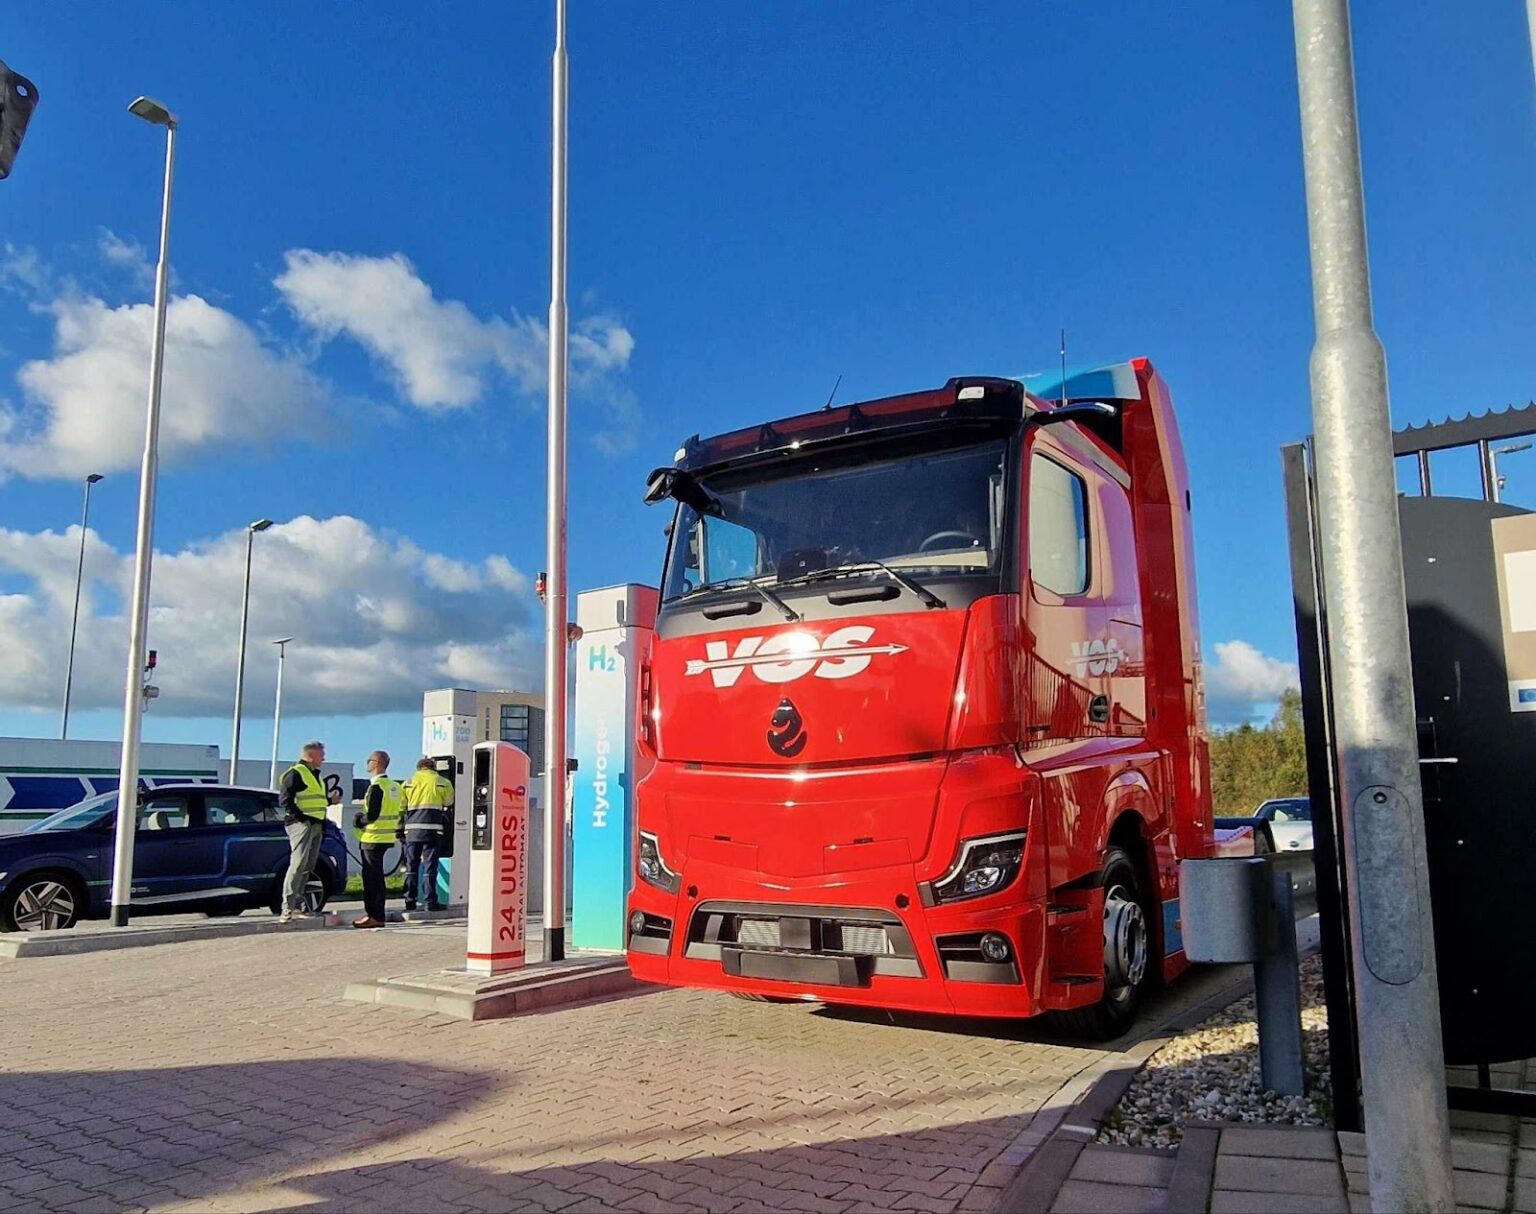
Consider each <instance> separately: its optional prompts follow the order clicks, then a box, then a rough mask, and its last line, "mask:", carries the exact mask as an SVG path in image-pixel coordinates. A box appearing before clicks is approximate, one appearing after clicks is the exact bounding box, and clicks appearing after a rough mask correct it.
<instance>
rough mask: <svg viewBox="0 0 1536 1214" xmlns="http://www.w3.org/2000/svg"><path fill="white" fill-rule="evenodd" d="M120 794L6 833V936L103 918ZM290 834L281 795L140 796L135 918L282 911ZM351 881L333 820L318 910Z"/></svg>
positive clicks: (313, 887)
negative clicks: (255, 909) (279, 801)
mask: <svg viewBox="0 0 1536 1214" xmlns="http://www.w3.org/2000/svg"><path fill="white" fill-rule="evenodd" d="M116 833H117V793H115V792H109V793H103V794H101V795H100V796H97V797H91V798H90V799H88V800H85V801H81V802H80V803H79V804H78V805H72V806H71V807H70V808H68V809H63V810H60V811H59V812H58V813H56V814H54V815H53V816H52V817H51V818H44V819H43V820H42V821H41V822H35V823H33V824H32V825H31V826H30V827H28V828H27V829H26V830H25V831H24V832H22V833H21V834H19V835H5V836H0V930H5V931H23V932H26V931H52V930H56V929H59V928H65V927H73V926H74V925H75V924H76V923H77V922H79V921H80V920H81V919H105V918H106V917H107V915H108V914H109V912H110V902H111V892H112V847H113V840H114V837H115V835H116ZM287 869H288V836H287V834H286V833H285V832H284V829H283V816H282V811H281V810H280V809H279V808H278V804H277V794H276V793H274V792H269V791H268V790H267V789H264V788H237V787H233V786H230V785H222V784H195V785H193V784H186V785H180V786H172V787H165V788H154V789H143V790H141V791H140V793H139V822H138V832H137V834H136V835H135V838H134V844H133V893H132V907H133V913H134V914H135V915H146V914H172V913H186V912H188V911H203V912H206V913H207V914H210V915H238V914H239V913H240V912H241V911H244V910H248V909H250V908H252V907H267V908H268V909H270V910H272V911H274V912H276V911H279V910H281V909H282V906H281V903H282V892H283V876H284V874H285V873H286V872H287ZM346 884H347V850H346V843H345V842H344V840H343V838H342V835H341V832H340V831H339V830H338V829H337V828H336V826H335V825H334V824H333V823H331V822H327V823H326V824H325V836H324V839H323V841H322V842H321V846H320V859H319V861H318V862H317V864H316V866H315V873H314V875H313V877H312V878H311V880H310V883H309V887H308V889H307V890H306V898H307V901H308V903H309V908H310V910H312V911H318V910H320V909H322V908H323V907H324V906H325V903H326V900H327V899H329V898H331V897H334V896H335V895H337V894H339V893H341V891H342V890H343V889H344V888H345V887H346Z"/></svg>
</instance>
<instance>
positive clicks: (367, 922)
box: [352, 915, 384, 927]
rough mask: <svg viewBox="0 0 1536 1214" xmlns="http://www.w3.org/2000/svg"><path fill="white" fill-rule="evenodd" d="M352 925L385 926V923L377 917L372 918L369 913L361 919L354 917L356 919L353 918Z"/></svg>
mask: <svg viewBox="0 0 1536 1214" xmlns="http://www.w3.org/2000/svg"><path fill="white" fill-rule="evenodd" d="M352 926H353V927H383V926H384V925H383V924H382V923H380V922H379V921H378V920H377V919H374V918H370V917H369V916H368V915H364V916H363V917H362V918H361V919H354V920H352Z"/></svg>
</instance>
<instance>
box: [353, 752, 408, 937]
mask: <svg viewBox="0 0 1536 1214" xmlns="http://www.w3.org/2000/svg"><path fill="white" fill-rule="evenodd" d="M388 771H389V753H388V752H387V751H383V750H376V751H374V752H373V753H372V754H371V755H369V756H368V774H369V775H370V776H372V777H373V781H372V782H371V783H370V784H369V785H368V793H367V795H366V796H365V797H364V798H363V808H362V809H361V810H360V811H359V812H358V814H357V816H356V818H355V819H354V822H355V824H356V826H357V830H358V835H357V841H358V843H359V844H360V845H361V847H362V862H363V917H362V918H361V919H356V920H354V921H353V923H352V926H353V927H383V926H384V901H385V897H384V855H385V853H386V852H388V851H389V849H390V848H391V847H393V846H394V844H395V836H396V835H397V834H398V833H399V832H400V806H401V796H400V785H399V784H398V783H396V782H395V781H394V780H391V779H390V778H389V776H388V775H387V774H385V773H387V772H388Z"/></svg>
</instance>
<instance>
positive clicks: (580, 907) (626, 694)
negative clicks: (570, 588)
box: [570, 585, 657, 949]
mask: <svg viewBox="0 0 1536 1214" xmlns="http://www.w3.org/2000/svg"><path fill="white" fill-rule="evenodd" d="M656 599H657V592H656V590H655V589H654V588H653V587H650V586H637V585H625V586H609V587H605V588H604V589H601V590H584V591H582V592H581V593H580V594H578V595H577V596H576V623H577V626H578V627H579V628H580V629H581V639H580V640H579V641H578V642H577V644H576V714H575V715H576V721H575V734H576V737H575V743H576V745H575V751H574V757H575V759H576V770H575V772H574V774H573V775H572V776H571V785H570V788H571V834H572V847H573V852H574V856H573V870H574V871H573V873H572V877H571V894H572V897H571V902H572V909H571V944H572V946H573V947H575V948H591V949H622V948H623V947H624V899H625V897H626V895H627V894H628V893H629V885H630V880H631V873H632V871H633V868H634V856H633V852H632V848H633V836H634V792H635V785H636V783H638V782H639V780H640V778H641V777H642V776H644V775H645V773H646V771H647V770H649V766H648V760H647V759H646V757H645V756H644V755H643V754H642V753H641V752H640V751H639V749H638V748H637V746H636V738H637V736H638V733H639V724H640V720H639V714H640V694H641V687H640V683H641V677H642V672H643V670H644V667H645V660H646V656H647V654H648V653H649V650H650V644H651V633H652V631H653V630H654V628H655V626H656Z"/></svg>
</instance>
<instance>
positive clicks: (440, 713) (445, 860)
mask: <svg viewBox="0 0 1536 1214" xmlns="http://www.w3.org/2000/svg"><path fill="white" fill-rule="evenodd" d="M474 745H475V693H474V692H472V691H465V690H463V689H462V688H445V689H443V690H440V691H429V692H427V693H426V694H425V696H423V697H422V705H421V753H422V754H424V755H426V756H427V757H428V758H429V759H431V760H432V765H433V766H434V767H435V768H436V769H437V770H438V772H439V773H440V774H442V775H444V776H446V777H447V778H448V779H449V780H450V781H451V782H452V783H453V815H452V816H453V829H452V830H450V831H446V832H444V836H443V842H442V848H441V850H440V851H439V853H438V855H439V857H440V861H439V863H438V866H437V901H438V902H439V903H441V904H442V905H443V906H445V907H463V905H464V903H465V902H466V901H467V900H468V898H469V866H468V864H466V863H465V861H464V859H463V857H464V855H465V853H466V851H467V850H468V847H469V812H470V801H471V795H470V774H469V773H470V756H471V753H472V751H473V748H474ZM411 766H412V767H413V768H414V766H415V764H414V763H413V764H411ZM454 857H458V858H457V859H455V858H454Z"/></svg>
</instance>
